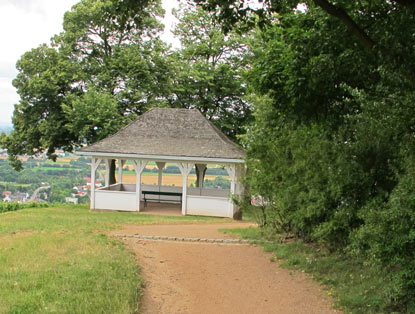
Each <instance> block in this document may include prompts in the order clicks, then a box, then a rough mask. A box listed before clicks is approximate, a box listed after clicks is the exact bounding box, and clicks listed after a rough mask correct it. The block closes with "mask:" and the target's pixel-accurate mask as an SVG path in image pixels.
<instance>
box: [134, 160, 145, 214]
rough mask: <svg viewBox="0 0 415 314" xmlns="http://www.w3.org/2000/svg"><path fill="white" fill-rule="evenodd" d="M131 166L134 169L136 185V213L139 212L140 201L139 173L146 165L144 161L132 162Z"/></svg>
mask: <svg viewBox="0 0 415 314" xmlns="http://www.w3.org/2000/svg"><path fill="white" fill-rule="evenodd" d="M133 165H134V169H135V173H136V175H137V177H136V183H135V200H136V205H137V211H140V201H141V173H142V172H143V170H144V168H145V167H146V165H147V161H144V160H133Z"/></svg>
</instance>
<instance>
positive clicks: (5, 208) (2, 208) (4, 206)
mask: <svg viewBox="0 0 415 314" xmlns="http://www.w3.org/2000/svg"><path fill="white" fill-rule="evenodd" d="M48 206H49V204H48V203H36V202H31V203H24V204H20V203H17V202H10V203H0V213H5V212H12V211H16V210H19V209H24V208H44V207H48Z"/></svg>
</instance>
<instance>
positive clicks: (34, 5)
mask: <svg viewBox="0 0 415 314" xmlns="http://www.w3.org/2000/svg"><path fill="white" fill-rule="evenodd" d="M77 2H79V0H0V38H1V39H2V47H1V49H0V124H8V123H11V117H12V114H13V109H14V104H16V103H18V102H19V96H18V95H17V93H16V90H15V88H14V87H13V86H12V81H13V79H14V78H15V77H16V75H17V70H16V62H17V60H19V59H20V57H21V56H22V55H23V54H24V53H25V52H26V51H29V50H31V49H32V48H36V47H38V46H39V45H41V44H43V43H48V44H49V43H50V38H51V37H53V36H54V35H55V34H58V33H60V32H61V31H62V22H63V15H64V13H65V12H66V11H69V10H70V9H71V7H72V6H73V5H74V4H76V3H77ZM177 6H178V3H177V0H163V7H164V9H165V10H166V15H165V19H164V24H165V25H166V29H165V32H164V34H163V35H162V39H163V40H165V41H167V42H169V43H172V44H173V46H177V45H178V43H177V40H174V39H173V35H172V34H171V32H170V29H171V26H172V24H174V22H175V18H174V17H173V16H172V15H171V9H172V8H173V7H177Z"/></svg>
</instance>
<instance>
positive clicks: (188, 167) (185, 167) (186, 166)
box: [177, 162, 193, 216]
mask: <svg viewBox="0 0 415 314" xmlns="http://www.w3.org/2000/svg"><path fill="white" fill-rule="evenodd" d="M177 165H178V167H179V169H180V172H181V173H182V176H183V192H182V193H183V195H182V215H183V216H186V213H187V178H188V177H189V173H190V171H192V168H193V164H191V163H184V162H178V163H177Z"/></svg>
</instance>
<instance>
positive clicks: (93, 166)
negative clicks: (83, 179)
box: [89, 157, 101, 209]
mask: <svg viewBox="0 0 415 314" xmlns="http://www.w3.org/2000/svg"><path fill="white" fill-rule="evenodd" d="M100 163H101V159H97V158H95V157H92V161H91V203H90V206H89V208H90V209H95V172H96V170H97V168H98V166H99V164H100Z"/></svg>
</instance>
